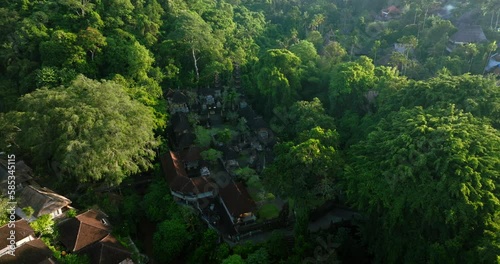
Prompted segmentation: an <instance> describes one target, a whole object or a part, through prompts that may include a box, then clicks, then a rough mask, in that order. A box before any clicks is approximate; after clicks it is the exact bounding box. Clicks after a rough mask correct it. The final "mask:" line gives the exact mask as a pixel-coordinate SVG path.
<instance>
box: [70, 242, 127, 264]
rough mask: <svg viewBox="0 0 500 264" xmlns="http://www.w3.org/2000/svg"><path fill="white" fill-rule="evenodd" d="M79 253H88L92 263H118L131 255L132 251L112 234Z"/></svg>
mask: <svg viewBox="0 0 500 264" xmlns="http://www.w3.org/2000/svg"><path fill="white" fill-rule="evenodd" d="M79 253H80V254H85V255H88V256H89V258H90V263H92V264H118V263H120V262H122V261H124V260H126V259H128V258H130V256H131V254H130V252H129V251H128V250H127V249H126V248H125V247H124V246H122V245H121V244H120V242H118V240H116V238H114V237H113V236H112V235H108V236H106V237H104V238H103V239H101V240H100V241H99V242H97V243H94V244H92V245H91V246H88V247H86V248H84V249H82V250H81V251H80V252H79Z"/></svg>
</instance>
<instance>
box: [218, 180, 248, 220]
mask: <svg viewBox="0 0 500 264" xmlns="http://www.w3.org/2000/svg"><path fill="white" fill-rule="evenodd" d="M219 201H220V202H221V204H222V205H223V206H224V209H225V210H226V213H227V214H228V216H229V218H230V219H231V222H232V223H233V224H234V225H237V224H243V223H249V222H253V221H255V220H256V219H257V218H256V217H255V214H254V212H255V210H256V205H255V202H254V201H253V200H252V198H251V197H250V194H248V191H247V189H246V188H245V186H243V184H242V183H235V182H231V183H230V184H228V185H227V186H225V187H223V188H221V189H220V190H219Z"/></svg>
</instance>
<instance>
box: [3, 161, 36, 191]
mask: <svg viewBox="0 0 500 264" xmlns="http://www.w3.org/2000/svg"><path fill="white" fill-rule="evenodd" d="M7 168H8V162H7V161H6V160H3V159H0V188H1V189H2V190H1V192H2V194H3V195H7V191H8V189H7V185H8V184H7V183H8V181H7V180H8V176H9V173H8V170H7ZM32 175H33V171H32V170H31V168H30V167H28V165H26V163H24V161H22V160H21V161H18V162H16V171H15V176H16V184H20V183H25V182H27V181H29V180H32V179H33V177H32Z"/></svg>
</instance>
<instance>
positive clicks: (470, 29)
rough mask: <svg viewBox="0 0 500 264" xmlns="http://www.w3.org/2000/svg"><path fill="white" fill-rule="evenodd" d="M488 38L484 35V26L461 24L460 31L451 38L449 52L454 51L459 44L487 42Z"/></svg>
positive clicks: (448, 46) (447, 48)
mask: <svg viewBox="0 0 500 264" xmlns="http://www.w3.org/2000/svg"><path fill="white" fill-rule="evenodd" d="M486 41H488V39H487V38H486V35H484V32H483V28H482V27H481V26H479V25H461V26H459V27H458V31H457V32H455V34H453V35H452V36H451V37H450V39H449V44H448V45H447V47H446V50H447V51H448V52H452V51H453V50H454V49H455V48H456V47H457V46H459V45H467V44H471V43H481V42H486Z"/></svg>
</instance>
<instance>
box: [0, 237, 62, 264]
mask: <svg viewBox="0 0 500 264" xmlns="http://www.w3.org/2000/svg"><path fill="white" fill-rule="evenodd" d="M16 235H17V233H16ZM51 257H52V250H50V249H49V248H48V247H47V246H46V245H45V244H44V243H43V241H42V240H40V239H35V240H31V241H29V242H27V243H24V244H23V245H22V246H20V247H18V248H16V252H15V256H12V255H10V254H6V255H3V256H2V257H0V263H5V264H11V263H12V264H40V263H54V262H53V260H52V259H51ZM51 261H52V262H51Z"/></svg>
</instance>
